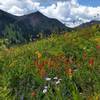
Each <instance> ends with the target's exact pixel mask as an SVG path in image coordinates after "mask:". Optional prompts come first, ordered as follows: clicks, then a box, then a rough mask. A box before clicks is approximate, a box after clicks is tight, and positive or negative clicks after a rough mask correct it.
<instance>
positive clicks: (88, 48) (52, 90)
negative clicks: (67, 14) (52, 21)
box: [0, 27, 100, 100]
mask: <svg viewBox="0 0 100 100" xmlns="http://www.w3.org/2000/svg"><path fill="white" fill-rule="evenodd" d="M94 30H95V27H94ZM85 32H86V33H85ZM89 32H90V30H89V31H85V30H81V31H78V32H71V33H65V34H63V35H59V36H58V35H55V34H52V35H51V36H50V37H49V38H46V39H40V40H37V41H35V42H31V43H28V44H25V45H18V46H15V47H10V48H6V46H4V45H3V46H2V48H1V51H0V100H99V99H100V31H92V32H91V33H89ZM1 44H2V42H1Z"/></svg>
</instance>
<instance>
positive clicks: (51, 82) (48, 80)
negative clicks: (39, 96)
mask: <svg viewBox="0 0 100 100" xmlns="http://www.w3.org/2000/svg"><path fill="white" fill-rule="evenodd" d="M61 80H62V79H60V78H58V77H53V78H49V77H46V78H45V81H46V84H47V85H45V86H44V88H43V93H44V94H45V93H47V92H48V90H49V88H50V87H55V85H58V84H60V83H61ZM52 85H53V86H52Z"/></svg>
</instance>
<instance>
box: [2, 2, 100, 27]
mask: <svg viewBox="0 0 100 100" xmlns="http://www.w3.org/2000/svg"><path fill="white" fill-rule="evenodd" d="M0 9H3V10H5V11H7V12H9V13H12V14H15V15H23V14H27V13H30V12H34V11H36V10H39V11H41V12H42V13H43V14H45V15H46V16H48V17H52V18H57V19H58V20H60V21H62V22H63V23H66V25H67V26H70V27H73V26H77V25H79V24H81V23H83V22H87V21H90V20H100V15H99V14H100V6H99V7H88V6H83V5H80V4H79V3H78V2H77V0H5V1H3V0H0Z"/></svg>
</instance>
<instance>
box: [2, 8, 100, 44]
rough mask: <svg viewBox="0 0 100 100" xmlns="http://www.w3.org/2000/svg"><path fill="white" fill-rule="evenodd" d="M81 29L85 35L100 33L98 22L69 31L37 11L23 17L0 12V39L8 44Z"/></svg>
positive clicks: (99, 23)
mask: <svg viewBox="0 0 100 100" xmlns="http://www.w3.org/2000/svg"><path fill="white" fill-rule="evenodd" d="M90 28H91V29H90ZM82 29H83V32H85V33H87V30H88V32H89V30H90V31H91V32H92V31H94V32H97V31H99V32H100V21H91V22H89V23H85V24H82V25H80V26H79V27H76V28H74V29H71V28H68V27H66V26H65V25H64V24H62V23H61V22H60V21H58V20H57V19H52V18H48V17H46V16H44V15H43V14H41V13H40V12H39V11H37V12H35V13H31V14H28V15H24V16H14V15H11V14H9V13H7V12H4V11H2V10H0V38H1V39H7V41H8V42H9V43H10V44H19V43H26V42H29V41H33V40H35V39H37V38H42V37H43V38H44V37H47V36H49V35H50V34H52V33H56V34H62V33H64V32H70V31H78V32H80V33H81V31H82ZM85 30H86V31H85Z"/></svg>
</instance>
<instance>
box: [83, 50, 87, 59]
mask: <svg viewBox="0 0 100 100" xmlns="http://www.w3.org/2000/svg"><path fill="white" fill-rule="evenodd" d="M86 57H87V53H86V52H85V51H84V52H83V60H85V59H86Z"/></svg>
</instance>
